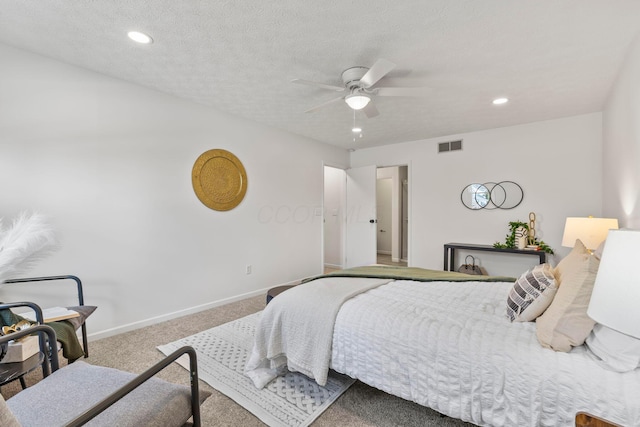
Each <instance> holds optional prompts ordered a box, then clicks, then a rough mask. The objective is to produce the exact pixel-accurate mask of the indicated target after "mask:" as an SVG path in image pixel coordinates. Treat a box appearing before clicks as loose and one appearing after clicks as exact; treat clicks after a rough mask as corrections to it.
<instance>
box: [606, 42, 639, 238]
mask: <svg viewBox="0 0 640 427" xmlns="http://www.w3.org/2000/svg"><path fill="white" fill-rule="evenodd" d="M603 131H604V132H603V133H604V148H605V149H604V153H603V164H604V165H603V210H604V215H605V216H607V217H613V218H618V221H619V223H620V227H621V228H622V227H626V228H635V229H640V35H639V36H638V37H636V40H635V42H634V43H633V44H632V45H631V47H630V49H629V52H628V54H627V57H626V59H625V61H624V64H623V66H622V68H621V69H620V72H619V75H618V78H617V80H616V82H615V84H614V85H613V87H612V89H611V92H610V94H609V98H608V100H607V102H606V105H605V109H604V112H603Z"/></svg>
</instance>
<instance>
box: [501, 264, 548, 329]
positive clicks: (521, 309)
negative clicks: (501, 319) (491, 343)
mask: <svg viewBox="0 0 640 427" xmlns="http://www.w3.org/2000/svg"><path fill="white" fill-rule="evenodd" d="M557 291H558V286H557V285H556V279H555V277H554V275H553V269H552V268H551V266H550V265H549V264H540V265H537V266H535V267H533V268H532V269H531V270H528V271H526V272H524V273H523V274H522V276H520V277H519V278H518V280H516V282H515V283H514V284H513V287H512V288H511V290H510V291H509V295H508V296H507V317H509V320H511V321H512V322H513V321H516V322H531V321H532V320H535V319H536V318H537V317H538V316H540V315H541V314H542V313H543V312H544V311H545V310H546V309H547V307H549V305H550V304H551V302H552V301H553V297H554V296H555V295H556V292H557Z"/></svg>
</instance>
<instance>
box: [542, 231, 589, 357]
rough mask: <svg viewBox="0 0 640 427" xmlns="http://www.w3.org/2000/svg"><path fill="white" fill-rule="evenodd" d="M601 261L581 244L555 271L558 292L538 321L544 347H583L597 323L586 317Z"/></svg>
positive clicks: (566, 349) (579, 243)
mask: <svg viewBox="0 0 640 427" xmlns="http://www.w3.org/2000/svg"><path fill="white" fill-rule="evenodd" d="M599 265H600V261H598V260H597V259H596V257H594V256H592V255H591V254H590V253H589V251H588V250H587V248H585V246H584V244H582V242H581V241H580V240H576V244H575V246H574V247H573V250H572V251H571V252H570V253H569V255H567V256H566V257H565V258H564V259H562V261H560V263H558V266H557V267H556V268H555V270H554V272H555V276H556V279H557V280H558V286H559V289H558V292H557V293H556V296H555V298H554V299H553V301H552V302H551V305H550V306H549V308H547V310H546V311H545V312H544V314H542V316H540V317H538V319H537V320H536V334H537V336H538V341H539V342H540V344H541V345H542V346H543V347H547V348H551V349H553V350H555V351H564V352H567V351H569V350H571V347H572V346H574V347H575V346H578V345H581V344H583V343H584V340H585V339H586V338H587V337H588V336H589V333H591V330H592V329H593V326H594V325H595V322H594V321H593V320H592V319H591V318H590V317H589V316H587V308H588V307H589V300H590V299H591V292H592V291H593V285H594V283H595V280H596V273H597V272H598V266H599Z"/></svg>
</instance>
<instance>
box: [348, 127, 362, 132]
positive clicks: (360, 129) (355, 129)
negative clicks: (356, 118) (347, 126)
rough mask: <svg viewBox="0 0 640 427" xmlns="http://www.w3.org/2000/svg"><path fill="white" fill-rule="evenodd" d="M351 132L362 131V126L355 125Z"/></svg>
mask: <svg viewBox="0 0 640 427" xmlns="http://www.w3.org/2000/svg"><path fill="white" fill-rule="evenodd" d="M351 132H353V133H360V132H362V128H356V127H354V128H353V129H351Z"/></svg>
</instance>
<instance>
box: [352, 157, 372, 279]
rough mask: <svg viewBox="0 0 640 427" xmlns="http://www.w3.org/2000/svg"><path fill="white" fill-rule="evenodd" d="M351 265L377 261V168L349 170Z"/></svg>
mask: <svg viewBox="0 0 640 427" xmlns="http://www.w3.org/2000/svg"><path fill="white" fill-rule="evenodd" d="M346 172H347V204H346V206H347V212H346V214H347V215H346V220H347V234H346V237H347V238H346V260H345V265H346V267H347V268H349V267H356V266H359V265H369V264H375V263H376V167H375V166H364V167H361V168H353V169H348V170H347V171H346Z"/></svg>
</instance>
